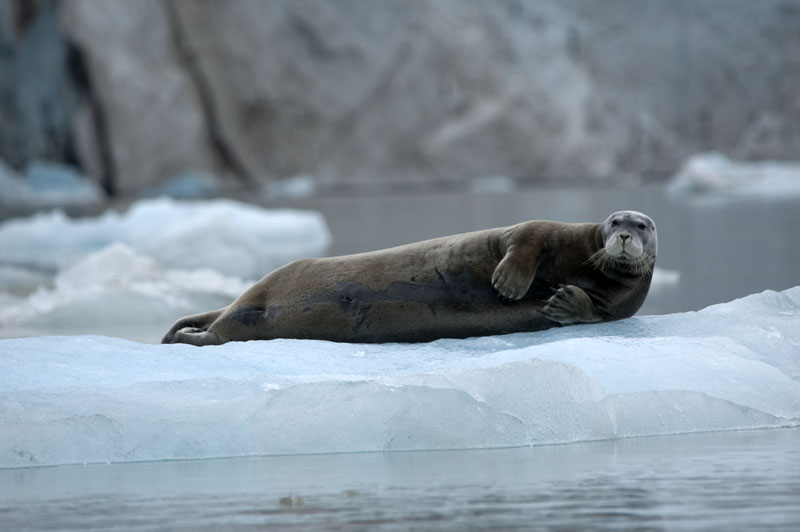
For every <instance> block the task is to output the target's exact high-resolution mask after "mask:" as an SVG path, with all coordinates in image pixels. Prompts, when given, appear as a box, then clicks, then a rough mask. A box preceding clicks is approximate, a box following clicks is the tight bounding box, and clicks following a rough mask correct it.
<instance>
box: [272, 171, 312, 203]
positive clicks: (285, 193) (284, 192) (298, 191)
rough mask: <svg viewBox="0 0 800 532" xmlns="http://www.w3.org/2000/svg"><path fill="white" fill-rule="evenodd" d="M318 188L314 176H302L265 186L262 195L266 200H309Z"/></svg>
mask: <svg viewBox="0 0 800 532" xmlns="http://www.w3.org/2000/svg"><path fill="white" fill-rule="evenodd" d="M316 188H317V180H316V179H314V176H310V175H306V174H300V175H296V176H292V177H289V178H286V179H281V180H278V181H274V182H270V183H267V184H265V185H264V187H263V188H262V194H263V196H264V197H265V198H307V197H309V196H312V195H313V194H314V191H315V190H316Z"/></svg>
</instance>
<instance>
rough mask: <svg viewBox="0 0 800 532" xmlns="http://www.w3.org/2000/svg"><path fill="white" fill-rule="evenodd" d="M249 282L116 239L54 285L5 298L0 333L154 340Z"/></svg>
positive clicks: (60, 276) (224, 302) (233, 295)
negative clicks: (177, 264) (166, 266)
mask: <svg viewBox="0 0 800 532" xmlns="http://www.w3.org/2000/svg"><path fill="white" fill-rule="evenodd" d="M0 273H2V271H0ZM0 279H2V278H0ZM248 285H249V283H246V282H244V281H242V280H240V279H238V278H235V277H226V276H224V275H222V274H219V273H217V272H216V271H213V270H207V269H206V270H185V271H182V270H163V269H162V268H161V267H160V266H159V265H158V263H156V261H155V260H153V259H152V258H150V257H147V256H144V255H140V254H137V253H136V252H135V251H134V250H133V249H131V248H130V247H128V246H125V245H123V244H111V245H110V246H108V247H106V248H103V249H101V250H99V251H97V252H95V253H92V254H90V255H89V256H87V257H85V258H84V259H82V260H80V261H78V262H77V263H75V264H73V265H71V266H69V267H67V268H66V269H65V270H63V271H61V272H59V273H58V274H57V275H56V276H55V277H54V279H53V286H52V287H49V286H47V287H40V288H39V289H38V290H36V291H35V292H33V293H32V294H30V295H28V296H27V297H24V298H17V299H14V300H9V301H7V302H6V304H5V305H3V306H2V307H1V308H0V335H12V334H14V333H17V334H22V335H25V336H30V335H35V334H37V333H39V334H41V333H42V332H44V331H47V332H49V333H50V334H52V332H53V331H63V332H69V333H73V334H90V333H93V332H96V331H98V330H102V331H111V332H112V333H115V334H118V335H120V336H124V337H131V338H136V339H141V340H148V341H153V342H155V341H158V340H159V337H160V333H163V332H164V331H163V330H162V329H165V328H166V327H167V326H168V324H169V323H171V322H172V321H174V320H175V319H177V318H178V317H180V316H182V315H186V314H191V313H193V312H195V311H196V309H198V308H218V307H222V306H224V305H227V304H228V303H230V302H231V301H232V300H233V299H235V298H236V296H238V295H239V294H240V293H241V292H242V291H244V290H245V289H246V288H247V286H248ZM20 331H22V332H20ZM153 331H156V333H155V335H154V334H153Z"/></svg>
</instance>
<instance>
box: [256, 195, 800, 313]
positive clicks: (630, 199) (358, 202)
mask: <svg viewBox="0 0 800 532" xmlns="http://www.w3.org/2000/svg"><path fill="white" fill-rule="evenodd" d="M287 205H289V206H294V207H302V208H313V209H318V210H320V211H321V212H322V213H323V214H324V215H325V218H326V219H327V220H328V224H329V225H330V228H331V231H332V233H333V246H332V248H331V249H330V251H329V253H330V254H331V255H341V254H347V253H356V252H361V251H369V250H372V249H379V248H383V247H388V246H393V245H399V244H406V243H408V242H414V241H418V240H423V239H426V238H433V237H437V236H442V235H448V234H455V233H461V232H466V231H474V230H479V229H486V228H489V227H497V226H503V225H510V224H514V223H517V222H520V221H523V220H532V219H549V220H559V221H564V222H587V221H598V222H599V221H602V220H604V219H605V218H606V216H608V214H610V213H611V212H613V211H617V210H624V209H631V210H638V211H642V212H645V213H647V214H649V215H650V216H652V217H653V218H654V219H655V221H656V224H657V225H658V234H659V255H658V260H657V265H658V266H659V267H661V268H666V269H669V270H678V271H679V272H680V273H681V277H680V282H679V283H678V284H677V285H676V286H670V287H665V289H664V290H660V291H657V290H653V291H651V294H650V296H649V297H648V300H647V301H646V303H645V305H644V306H643V307H642V310H641V311H640V312H641V313H643V314H664V313H670V312H682V311H689V310H698V309H700V308H703V307H705V306H708V305H711V304H715V303H723V302H726V301H730V300H731V299H735V298H737V297H742V296H745V295H749V294H752V293H757V292H761V291H764V290H767V289H771V290H784V289H786V288H790V287H792V286H797V285H800V233H798V231H797V228H798V227H800V199H786V200H779V201H775V200H772V201H769V200H764V199H758V198H754V199H734V200H730V201H721V200H720V201H716V202H710V201H703V202H698V201H688V200H685V199H684V200H682V199H673V198H670V197H669V195H668V194H667V192H666V191H665V190H664V189H663V188H662V187H645V188H611V187H606V188H562V189H523V190H519V191H516V192H513V193H503V194H481V195H475V194H466V193H463V192H435V193H428V194H407V195H392V196H364V195H356V196H351V197H328V198H309V199H295V200H285V201H281V202H280V203H271V204H270V206H287Z"/></svg>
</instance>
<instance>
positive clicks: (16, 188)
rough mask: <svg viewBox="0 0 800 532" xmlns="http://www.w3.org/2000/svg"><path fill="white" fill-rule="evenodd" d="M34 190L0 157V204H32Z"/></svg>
mask: <svg viewBox="0 0 800 532" xmlns="http://www.w3.org/2000/svg"><path fill="white" fill-rule="evenodd" d="M32 201H33V191H31V189H30V188H29V187H28V186H27V185H26V184H25V183H24V182H23V181H22V179H21V178H20V176H19V175H18V174H17V173H16V172H15V171H14V169H13V168H11V167H10V166H8V165H7V164H6V163H5V161H3V159H0V205H20V204H30V203H31V202H32Z"/></svg>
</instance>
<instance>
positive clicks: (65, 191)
mask: <svg viewBox="0 0 800 532" xmlns="http://www.w3.org/2000/svg"><path fill="white" fill-rule="evenodd" d="M25 183H26V185H27V186H28V187H29V188H30V190H31V192H32V194H33V197H34V201H35V203H36V204H37V205H92V204H98V203H100V202H101V201H102V200H103V192H102V191H101V190H100V187H98V186H97V184H96V183H94V182H93V181H92V180H91V179H89V178H88V177H86V176H84V175H83V174H81V173H80V172H79V171H78V170H77V169H76V168H73V167H71V166H68V165H65V164H60V163H54V162H49V161H33V162H32V163H30V164H29V165H28V166H27V167H26V169H25Z"/></svg>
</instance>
